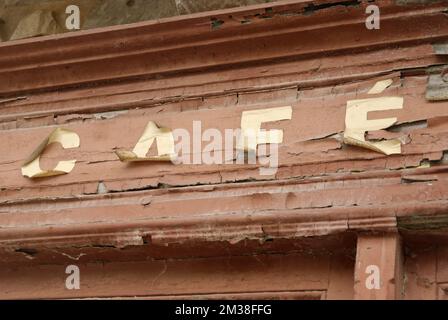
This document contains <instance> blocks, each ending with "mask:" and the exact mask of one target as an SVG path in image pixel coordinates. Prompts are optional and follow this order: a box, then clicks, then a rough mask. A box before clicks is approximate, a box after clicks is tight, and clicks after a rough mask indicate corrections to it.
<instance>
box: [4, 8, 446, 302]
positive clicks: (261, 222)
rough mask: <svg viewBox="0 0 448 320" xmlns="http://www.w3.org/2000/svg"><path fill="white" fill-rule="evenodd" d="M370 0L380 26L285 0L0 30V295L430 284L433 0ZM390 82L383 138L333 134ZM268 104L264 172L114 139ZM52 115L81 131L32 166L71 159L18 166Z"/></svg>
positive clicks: (439, 120) (437, 276)
mask: <svg viewBox="0 0 448 320" xmlns="http://www.w3.org/2000/svg"><path fill="white" fill-rule="evenodd" d="M376 3H377V4H378V5H379V6H380V9H381V28H380V29H379V30H369V29H367V28H366V25H365V20H366V17H367V15H366V13H365V9H366V7H367V5H369V4H372V2H369V3H367V2H366V1H343V2H341V1H330V0H322V1H303V0H297V1H280V2H275V3H270V4H259V5H255V6H250V7H242V8H233V9H221V10H220V11H213V12H203V13H196V14H191V15H186V16H180V17H171V18H164V19H160V20H157V21H148V22H139V23H135V24H129V25H122V26H112V27H105V28H100V29H92V30H84V31H79V32H73V33H65V34H59V35H50V36H44V37H37V38H30V39H22V40H16V41H6V42H3V43H1V44H0V150H1V153H0V264H1V267H0V283H1V286H0V298H3V299H14V298H98V297H99V298H110V297H118V298H120V297H122V298H127V297H140V298H173V297H174V298H197V297H200V298H278V297H280V298H289V299H445V298H446V294H447V292H448V291H447V290H448V289H447V288H448V242H447V241H446V240H447V238H448V237H447V236H448V232H447V225H448V223H447V221H448V186H447V182H448V171H447V165H448V163H447V157H446V154H447V153H446V151H447V150H448V85H447V83H448V82H446V76H444V71H443V70H444V68H445V66H446V65H447V64H448V56H447V53H448V51H447V50H448V49H447V48H448V47H447V43H448V16H447V9H448V2H447V1H398V0H396V1H392V0H386V1H376ZM384 80H390V81H389V82H387V83H388V85H386V86H384V87H383V88H381V90H378V91H372V88H373V87H375V85H376V84H377V83H385V82H384ZM390 96H393V97H400V98H402V99H403V105H402V108H400V109H396V110H384V111H377V112H371V113H369V115H368V117H369V119H384V118H391V117H394V118H396V121H395V122H394V124H393V126H391V127H390V128H388V129H387V131H386V130H379V131H378V130H375V131H369V132H368V133H367V135H366V137H367V139H371V140H372V141H382V139H399V140H400V144H401V150H400V153H399V154H392V155H385V154H383V153H381V152H377V151H374V150H369V149H366V148H363V147H359V146H353V145H349V144H348V143H346V141H344V138H343V137H344V132H345V131H346V114H347V105H348V101H353V100H360V99H376V98H381V97H390ZM285 106H289V107H291V110H292V116H291V119H290V120H284V121H276V122H270V123H266V125H265V127H266V129H280V130H282V131H283V140H282V143H280V144H279V149H278V150H279V157H278V159H279V163H278V170H277V171H276V172H275V173H274V174H272V175H269V176H266V175H260V171H259V168H260V166H261V165H260V164H173V163H171V162H140V163H125V162H121V161H120V159H119V158H118V157H117V155H116V154H115V151H116V150H120V149H125V150H131V149H132V148H133V147H134V145H135V144H136V142H137V140H138V139H139V137H140V136H141V134H142V131H143V129H144V128H145V125H146V124H147V123H148V121H154V122H155V123H157V125H159V126H161V127H166V128H186V129H187V130H189V131H192V130H193V127H192V126H193V122H194V121H199V120H200V121H201V123H202V130H205V129H210V128H215V129H217V130H219V131H224V130H225V129H227V128H239V127H240V126H241V117H242V113H243V112H244V111H250V110H258V109H266V108H277V107H285ZM55 128H64V129H67V130H71V131H73V132H76V134H77V135H78V136H79V140H80V144H79V147H77V148H72V149H63V148H62V147H61V145H60V144H57V143H55V144H50V145H49V146H48V147H47V148H46V149H45V150H44V152H43V154H42V156H41V159H40V166H41V168H42V169H45V170H49V169H51V168H54V167H55V166H56V164H57V163H58V162H59V161H61V160H68V159H76V165H75V166H74V168H73V170H71V171H70V172H69V173H67V174H63V175H58V176H52V177H43V178H36V179H30V178H28V177H25V176H23V175H22V172H21V168H22V166H23V165H24V163H25V162H26V159H27V158H29V156H30V154H31V153H32V152H33V151H34V150H35V149H36V148H37V147H38V146H39V144H40V143H41V142H42V141H43V140H44V139H45V138H46V137H47V136H48V135H49V134H50V133H51V132H52V131H53V130H54V129H55ZM367 131H368V130H367ZM68 265H76V266H78V267H79V269H80V273H81V286H80V289H79V290H68V289H67V288H66V286H65V280H66V277H67V274H66V273H65V270H66V267H67V266H68ZM371 266H376V267H377V268H378V271H379V275H380V279H381V281H380V282H381V283H380V286H379V288H373V289H372V288H368V286H366V280H367V278H368V276H369V273H368V272H367V271H368V270H370V267H371Z"/></svg>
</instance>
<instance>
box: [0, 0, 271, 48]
mask: <svg viewBox="0 0 448 320" xmlns="http://www.w3.org/2000/svg"><path fill="white" fill-rule="evenodd" d="M273 1H274V0H114V1H110V0H43V1H35V0H3V1H2V2H3V4H0V42H1V41H8V40H18V39H25V38H31V37H37V36H42V35H51V34H57V33H63V32H68V31H69V30H67V28H66V19H67V16H68V15H67V13H66V8H67V7H68V6H69V5H76V6H78V7H79V9H80V27H81V29H82V30H86V29H93V28H98V27H106V26H113V25H121V24H127V23H133V22H139V21H146V20H154V19H159V18H166V17H172V16H178V15H184V14H190V13H196V12H204V11H211V10H218V9H225V8H232V7H240V6H246V5H253V4H260V3H267V2H273Z"/></svg>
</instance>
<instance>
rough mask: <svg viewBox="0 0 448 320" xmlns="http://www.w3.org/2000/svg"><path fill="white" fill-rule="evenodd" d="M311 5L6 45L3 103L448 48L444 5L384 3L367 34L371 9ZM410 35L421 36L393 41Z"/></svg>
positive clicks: (1, 55) (2, 47)
mask: <svg viewBox="0 0 448 320" xmlns="http://www.w3.org/2000/svg"><path fill="white" fill-rule="evenodd" d="M328 2H330V3H331V1H327V2H324V1H319V2H318V3H328ZM311 3H312V2H311V1H288V2H286V3H285V2H279V3H276V4H269V5H263V6H255V7H254V8H251V7H248V8H237V9H230V10H224V11H218V12H211V13H203V14H196V15H190V16H181V17H175V18H168V19H162V20H160V21H150V22H144V23H136V24H130V25H125V26H117V27H108V28H101V29H94V30H89V31H80V32H74V33H70V34H62V35H56V36H46V37H41V38H33V39H27V40H20V41H10V42H5V43H2V44H0V95H1V96H3V97H9V96H18V95H22V94H24V93H27V92H28V93H29V92H34V91H42V90H46V91H48V90H57V89H61V88H64V87H76V86H80V85H83V86H98V85H99V84H106V83H117V82H122V81H131V80H135V79H154V78H167V77H177V76H178V74H179V73H182V74H184V75H185V74H188V73H194V72H204V71H206V70H209V71H213V70H222V69H226V68H229V67H232V68H235V67H236V66H242V65H244V66H247V65H260V64H264V63H266V62H268V61H271V62H272V61H273V60H275V61H277V62H280V61H286V60H291V59H293V60H295V59H303V58H305V57H310V56H311V57H313V56H316V55H322V53H325V54H327V55H328V54H339V53H342V52H355V51H361V52H362V51H365V50H372V49H374V48H380V47H384V46H386V45H387V46H390V45H398V44H400V45H411V44H413V43H424V42H426V43H432V42H434V41H439V40H442V39H447V38H448V30H447V27H446V26H447V24H446V15H445V14H444V10H445V9H446V7H445V5H444V4H443V1H442V2H439V3H435V4H424V5H420V6H418V5H414V6H399V5H395V4H394V3H393V2H392V1H385V2H384V4H383V5H382V29H381V30H382V32H381V33H375V32H370V31H369V30H367V29H366V28H365V26H364V22H365V13H364V11H365V10H364V7H365V6H366V5H367V4H366V3H363V4H362V5H359V6H354V7H351V6H347V7H346V6H341V5H337V3H335V4H333V5H326V6H322V7H319V6H314V8H315V9H314V10H311V11H310V10H308V11H307V9H306V8H310V5H311ZM341 7H342V8H344V10H341ZM267 8H269V10H268V9H267ZM212 21H221V24H220V26H219V28H215V29H213V28H212ZM244 21H249V22H250V23H242V22H244ZM404 25H413V26H414V28H412V29H407V30H406V32H396V31H397V30H404V29H403V26H404ZM180 30H181V32H180ZM384 34H387V35H388V36H387V37H385V36H384ZM316 38H320V39H321V41H316Z"/></svg>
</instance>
